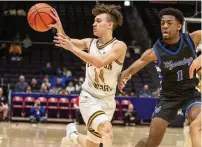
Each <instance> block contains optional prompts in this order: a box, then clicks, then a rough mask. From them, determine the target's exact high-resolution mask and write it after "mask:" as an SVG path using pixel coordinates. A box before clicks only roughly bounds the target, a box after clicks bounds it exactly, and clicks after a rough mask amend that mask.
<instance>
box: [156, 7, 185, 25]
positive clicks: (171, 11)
mask: <svg viewBox="0 0 202 147" xmlns="http://www.w3.org/2000/svg"><path fill="white" fill-rule="evenodd" d="M163 15H172V16H175V18H176V19H177V20H178V21H179V22H180V24H182V25H183V22H184V15H183V14H182V12H181V11H180V10H178V9H174V8H164V9H162V10H161V11H160V13H159V17H160V18H162V17H163Z"/></svg>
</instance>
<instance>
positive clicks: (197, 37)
mask: <svg viewBox="0 0 202 147" xmlns="http://www.w3.org/2000/svg"><path fill="white" fill-rule="evenodd" d="M189 35H190V37H191V39H192V40H193V42H194V45H195V48H197V46H198V45H199V43H200V42H201V35H202V30H197V31H194V32H192V33H190V34H189Z"/></svg>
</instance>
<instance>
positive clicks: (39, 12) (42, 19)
mask: <svg viewBox="0 0 202 147" xmlns="http://www.w3.org/2000/svg"><path fill="white" fill-rule="evenodd" d="M34 7H35V8H36V11H37V14H38V15H39V17H40V18H41V15H40V13H43V12H38V9H37V7H36V6H34ZM46 14H47V13H46ZM48 15H49V14H48ZM36 16H37V15H36ZM36 16H35V18H36ZM41 21H42V22H43V23H44V25H45V26H46V28H47V29H49V28H48V26H47V25H46V23H45V22H44V20H43V19H42V18H41Z"/></svg>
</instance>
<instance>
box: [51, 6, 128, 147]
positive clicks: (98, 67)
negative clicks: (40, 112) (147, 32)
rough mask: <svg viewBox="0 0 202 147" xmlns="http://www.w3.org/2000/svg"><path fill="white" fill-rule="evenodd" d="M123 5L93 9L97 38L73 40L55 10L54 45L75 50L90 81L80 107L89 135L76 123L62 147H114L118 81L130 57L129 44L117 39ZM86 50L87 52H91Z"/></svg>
mask: <svg viewBox="0 0 202 147" xmlns="http://www.w3.org/2000/svg"><path fill="white" fill-rule="evenodd" d="M119 9H120V6H115V5H105V4H96V6H95V8H94V9H93V10H92V14H93V15H94V16H95V19H94V23H93V34H94V35H95V36H97V37H98V38H97V39H90V38H85V39H81V40H79V39H72V38H70V37H69V36H67V35H66V34H65V32H64V31H63V28H62V25H61V22H60V19H59V17H58V14H57V12H56V11H55V10H53V11H52V14H51V16H52V17H53V18H54V19H55V21H56V24H53V25H50V27H55V28H57V31H58V33H57V36H55V37H54V43H55V45H56V46H58V47H62V48H64V49H66V50H69V51H71V52H72V53H74V54H75V55H76V56H78V57H79V58H81V59H82V60H83V61H85V62H86V63H87V64H86V78H85V82H84V84H83V85H82V92H81V94H80V101H79V107H80V110H81V114H82V117H83V119H84V121H85V123H86V125H87V128H88V131H87V136H85V135H82V134H80V133H78V131H77V129H76V126H75V124H73V123H71V124H69V125H67V127H66V136H65V137H64V138H63V140H62V144H61V146H62V147H66V146H67V144H69V143H71V144H79V145H80V146H81V147H99V146H104V147H111V146H112V137H113V130H112V124H111V123H110V120H111V119H112V116H113V113H114V111H115V107H116V106H115V105H116V104H115V100H114V98H115V92H116V86H117V79H118V76H119V75H120V73H121V70H122V64H123V62H124V59H125V54H126V50H127V47H126V44H125V43H124V42H122V41H119V40H117V39H116V38H114V37H113V30H114V29H115V28H116V27H118V26H121V24H122V21H123V17H122V14H121V13H120V11H119ZM83 50H87V51H88V53H86V52H84V51H83Z"/></svg>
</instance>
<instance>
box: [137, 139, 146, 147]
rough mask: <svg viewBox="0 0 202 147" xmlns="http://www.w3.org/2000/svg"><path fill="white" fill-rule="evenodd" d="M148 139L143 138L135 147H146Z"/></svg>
mask: <svg viewBox="0 0 202 147" xmlns="http://www.w3.org/2000/svg"><path fill="white" fill-rule="evenodd" d="M147 140H148V138H142V139H141V140H140V141H139V142H138V143H137V144H136V146H135V147H146V145H147Z"/></svg>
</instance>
